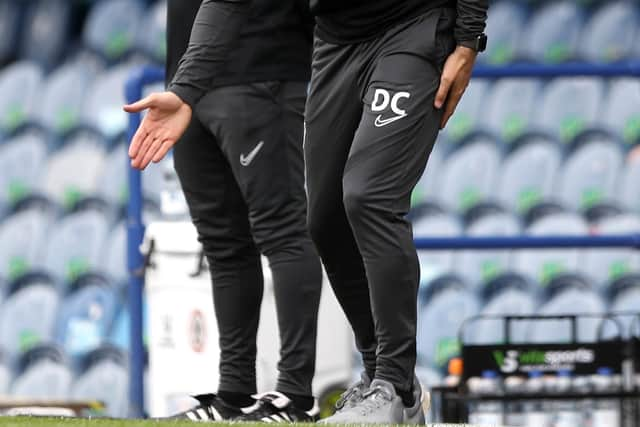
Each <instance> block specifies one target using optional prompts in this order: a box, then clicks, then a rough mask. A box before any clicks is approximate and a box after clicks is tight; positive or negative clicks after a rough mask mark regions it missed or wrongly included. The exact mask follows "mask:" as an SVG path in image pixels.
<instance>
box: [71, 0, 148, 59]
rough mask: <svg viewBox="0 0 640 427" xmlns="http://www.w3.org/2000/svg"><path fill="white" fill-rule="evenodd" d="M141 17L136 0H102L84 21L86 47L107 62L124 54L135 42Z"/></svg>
mask: <svg viewBox="0 0 640 427" xmlns="http://www.w3.org/2000/svg"><path fill="white" fill-rule="evenodd" d="M143 19H144V9H143V7H142V3H141V2H140V1H138V0H102V1H99V2H98V3H97V4H96V5H95V6H94V7H92V8H91V12H90V14H89V16H88V18H87V20H86V22H85V27H84V34H83V41H84V44H85V46H86V47H87V48H89V49H90V50H91V51H93V52H96V53H98V54H99V55H100V56H102V57H103V58H104V59H106V60H107V61H108V62H110V63H115V62H117V61H119V60H121V59H122V58H124V57H125V55H127V54H128V53H130V52H131V50H132V49H133V48H134V46H135V40H136V34H137V31H138V28H139V27H140V23H141V22H143Z"/></svg>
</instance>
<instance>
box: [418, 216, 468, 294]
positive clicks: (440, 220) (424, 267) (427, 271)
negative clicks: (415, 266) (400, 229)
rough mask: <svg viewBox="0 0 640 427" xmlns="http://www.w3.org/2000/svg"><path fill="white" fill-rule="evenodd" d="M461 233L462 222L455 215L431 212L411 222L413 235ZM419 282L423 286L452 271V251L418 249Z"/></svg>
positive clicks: (428, 235)
mask: <svg viewBox="0 0 640 427" xmlns="http://www.w3.org/2000/svg"><path fill="white" fill-rule="evenodd" d="M461 234H462V224H461V223H460V221H459V220H458V218H456V217H455V216H452V215H449V214H446V213H444V212H433V213H431V214H429V215H427V216H424V217H422V218H419V219H417V220H416V221H415V223H414V224H413V235H414V236H415V237H456V236H460V235H461ZM418 259H419V260H420V283H421V286H425V285H426V284H427V283H429V282H430V281H431V280H433V279H435V278H436V277H439V276H441V275H443V274H446V273H450V272H451V271H453V261H454V253H453V252H452V251H433V250H429V251H418Z"/></svg>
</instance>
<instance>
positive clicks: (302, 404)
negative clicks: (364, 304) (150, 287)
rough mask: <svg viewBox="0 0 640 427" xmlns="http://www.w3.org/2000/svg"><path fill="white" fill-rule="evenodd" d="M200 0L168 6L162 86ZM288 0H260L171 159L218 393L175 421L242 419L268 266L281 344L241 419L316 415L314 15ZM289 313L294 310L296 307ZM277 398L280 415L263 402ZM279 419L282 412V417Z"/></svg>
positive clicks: (318, 278) (250, 391)
mask: <svg viewBox="0 0 640 427" xmlns="http://www.w3.org/2000/svg"><path fill="white" fill-rule="evenodd" d="M200 4H201V0H169V2H168V25H167V30H168V31H167V47H168V49H167V51H168V58H167V82H170V81H171V80H172V79H173V77H174V75H175V73H176V71H177V69H178V63H179V60H180V58H181V57H182V55H183V54H184V52H185V51H186V50H187V46H188V43H189V37H190V34H191V28H192V25H193V22H194V19H195V17H196V14H197V12H198V9H199V7H200ZM299 6H300V5H299V4H297V3H296V2H295V1H294V0H256V1H255V2H254V4H253V5H252V7H251V9H250V10H249V11H248V14H249V18H248V21H247V23H246V25H245V28H244V29H243V30H242V31H241V32H240V34H239V36H238V39H237V40H236V41H235V42H234V43H233V47H232V51H230V53H229V55H228V58H227V60H226V61H225V67H224V69H223V70H220V71H219V72H217V73H216V76H215V77H216V79H215V82H214V84H212V85H211V90H209V91H208V93H207V94H206V95H205V96H203V97H202V99H200V101H199V102H198V104H197V105H195V106H194V107H195V109H194V112H195V115H194V118H193V120H191V123H190V125H189V127H188V128H187V130H186V132H185V134H184V136H182V138H181V140H180V143H179V144H176V146H175V148H174V152H173V154H174V163H175V169H176V172H177V174H178V176H179V178H180V182H181V185H182V188H183V190H184V193H185V196H186V200H187V202H188V205H189V209H190V213H191V216H192V219H193V222H194V224H195V225H196V227H197V230H198V234H199V240H200V241H201V242H202V244H203V248H204V251H205V254H206V256H207V259H208V261H209V265H210V269H211V276H212V282H213V293H214V301H215V312H216V318H217V323H218V329H219V336H220V351H221V354H220V381H219V387H218V393H217V394H216V395H204V396H198V400H199V401H200V405H198V406H197V407H195V408H193V409H192V410H189V411H187V412H185V413H183V414H181V416H182V417H186V418H190V419H193V420H216V421H220V420H222V419H229V418H234V417H236V416H240V415H243V414H242V411H241V410H240V409H239V408H242V407H249V406H251V405H253V404H254V403H255V400H254V399H253V398H252V395H254V394H255V393H256V333H257V328H258V322H259V314H260V304H261V301H262V291H263V273H262V267H261V260H260V255H261V254H263V255H264V256H266V257H267V258H268V260H269V264H270V267H271V270H272V273H273V286H274V292H275V300H276V305H277V311H278V322H279V330H280V341H281V353H280V355H281V358H280V362H279V364H278V369H279V378H278V384H277V386H276V390H277V391H275V392H269V393H266V394H264V395H262V396H261V397H260V401H261V403H262V404H261V405H257V406H255V407H254V408H253V410H251V411H249V410H247V409H245V411H244V412H249V413H248V414H246V415H244V417H245V418H246V419H248V420H258V421H259V420H261V419H263V418H265V417H267V418H268V417H269V416H272V415H274V413H281V412H284V413H286V416H288V417H289V418H291V419H295V420H298V421H309V420H312V419H313V418H314V415H315V414H314V412H313V411H312V409H313V407H314V399H313V397H312V391H311V383H312V379H313V374H314V367H315V357H316V352H315V346H316V326H317V314H318V305H319V298H320V289H321V282H322V271H321V266H320V261H319V258H318V256H317V254H316V252H315V249H314V248H313V244H312V242H311V239H310V238H309V234H308V232H307V227H306V205H307V202H306V195H305V190H304V160H303V153H302V142H303V114H304V105H305V101H306V94H307V82H308V80H309V75H310V61H311V42H312V28H313V26H312V20H311V16H310V14H309V11H308V8H307V7H299ZM292 308H293V309H292ZM273 402H275V404H276V405H277V406H278V407H277V408H276V407H275V406H274V405H272V404H271V403H273ZM279 417H282V414H280V415H279Z"/></svg>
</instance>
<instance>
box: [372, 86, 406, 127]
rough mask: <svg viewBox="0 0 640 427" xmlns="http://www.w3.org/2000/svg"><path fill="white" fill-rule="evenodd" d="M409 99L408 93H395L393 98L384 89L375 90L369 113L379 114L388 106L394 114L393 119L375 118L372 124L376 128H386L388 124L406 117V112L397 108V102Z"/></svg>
mask: <svg viewBox="0 0 640 427" xmlns="http://www.w3.org/2000/svg"><path fill="white" fill-rule="evenodd" d="M410 97H411V94H410V93H409V92H396V93H395V94H394V95H393V96H391V94H390V93H389V91H388V90H386V89H376V91H375V92H374V94H373V102H372V103H371V111H373V112H379V111H384V110H386V109H387V108H388V107H389V106H390V107H391V111H392V112H393V113H394V114H395V116H394V117H389V118H386V119H383V118H382V115H379V116H378V117H376V120H375V122H374V124H375V126H376V127H382V126H386V125H388V124H390V123H393V122H395V121H396V120H399V119H401V118H403V117H405V116H406V115H407V111H406V110H403V109H401V108H400V107H399V106H398V102H399V101H400V100H401V99H408V98H410Z"/></svg>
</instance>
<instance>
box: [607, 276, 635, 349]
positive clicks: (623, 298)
mask: <svg viewBox="0 0 640 427" xmlns="http://www.w3.org/2000/svg"><path fill="white" fill-rule="evenodd" d="M610 311H611V312H612V313H640V284H636V285H634V286H629V287H627V288H625V289H622V290H620V291H619V292H617V294H616V295H615V296H614V298H613V300H612V301H611V307H610ZM635 317H636V318H637V315H636V316H635ZM618 319H619V320H620V322H621V323H622V330H623V335H624V336H625V337H628V336H629V335H630V334H631V327H632V323H633V322H634V319H633V317H630V316H619V317H618ZM635 322H638V320H635ZM637 327H638V325H637V324H636V325H634V328H636V329H635V334H636V336H637V334H638V333H640V332H639V331H638V329H637ZM610 328H611V327H609V328H607V329H609V331H611V329H613V328H611V329H610Z"/></svg>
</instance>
